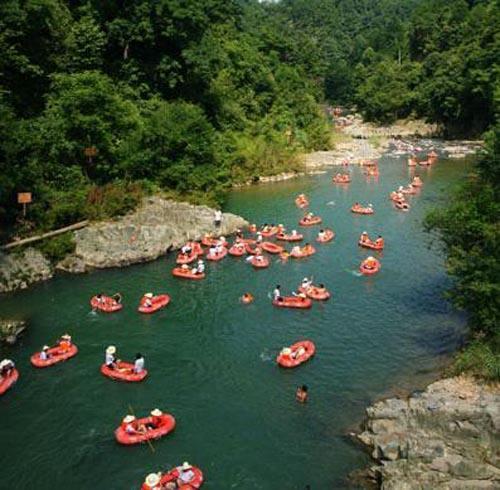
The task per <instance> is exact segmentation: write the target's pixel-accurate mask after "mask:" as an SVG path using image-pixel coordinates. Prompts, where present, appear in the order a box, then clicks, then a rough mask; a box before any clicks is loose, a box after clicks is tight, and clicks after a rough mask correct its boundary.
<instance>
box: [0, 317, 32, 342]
mask: <svg viewBox="0 0 500 490" xmlns="http://www.w3.org/2000/svg"><path fill="white" fill-rule="evenodd" d="M26 327H27V323H26V322H25V321H23V320H0V341H3V342H5V343H6V344H9V345H13V344H15V343H16V342H17V339H18V337H19V335H21V334H22V333H23V332H24V331H25V330H26Z"/></svg>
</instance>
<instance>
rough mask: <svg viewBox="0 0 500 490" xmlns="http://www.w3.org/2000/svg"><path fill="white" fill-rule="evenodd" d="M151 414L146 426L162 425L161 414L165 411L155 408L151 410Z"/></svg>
mask: <svg viewBox="0 0 500 490" xmlns="http://www.w3.org/2000/svg"><path fill="white" fill-rule="evenodd" d="M149 415H150V417H149V420H148V421H147V422H146V427H147V428H148V429H158V427H160V425H161V416H162V415H163V412H162V411H161V410H160V409H159V408H155V409H154V410H151V412H150V413H149Z"/></svg>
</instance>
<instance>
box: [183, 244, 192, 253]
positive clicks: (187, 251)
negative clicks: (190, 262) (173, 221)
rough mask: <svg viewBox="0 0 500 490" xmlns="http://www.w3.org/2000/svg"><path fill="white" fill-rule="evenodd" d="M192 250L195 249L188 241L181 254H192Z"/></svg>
mask: <svg viewBox="0 0 500 490" xmlns="http://www.w3.org/2000/svg"><path fill="white" fill-rule="evenodd" d="M192 251H193V249H192V247H191V245H190V244H189V243H186V245H183V247H182V248H181V254H183V255H190V254H191V252H192Z"/></svg>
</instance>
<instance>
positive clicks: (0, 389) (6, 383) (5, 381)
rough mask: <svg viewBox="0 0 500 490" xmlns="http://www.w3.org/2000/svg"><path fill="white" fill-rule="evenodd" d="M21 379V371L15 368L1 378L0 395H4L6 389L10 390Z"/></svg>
mask: <svg viewBox="0 0 500 490" xmlns="http://www.w3.org/2000/svg"><path fill="white" fill-rule="evenodd" d="M18 379H19V371H18V370H17V369H16V368H14V369H13V370H12V371H11V372H10V373H9V374H8V376H5V377H2V378H0V395H3V394H4V393H5V392H6V391H8V390H9V389H10V388H12V386H13V385H14V384H15V382H16V381H17V380H18Z"/></svg>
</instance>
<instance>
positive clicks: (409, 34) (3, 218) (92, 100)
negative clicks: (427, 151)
mask: <svg viewBox="0 0 500 490" xmlns="http://www.w3.org/2000/svg"><path fill="white" fill-rule="evenodd" d="M499 19H500V6H499V2H498V1H495V0H468V1H466V0H282V1H276V2H271V1H269V2H265V1H263V2H258V1H257V0H183V1H180V0H136V1H130V2H127V1H125V2H124V1H118V0H106V1H103V0H66V1H64V0H25V1H20V0H4V1H2V2H1V3H0V167H1V168H0V222H1V223H2V225H3V230H4V232H5V230H12V233H16V234H21V235H22V234H29V233H30V232H33V231H38V230H40V229H42V230H47V229H52V228H56V227H60V226H64V225H67V224H71V223H74V222H76V221H78V220H81V219H85V218H90V219H99V218H105V217H109V216H115V215H118V214H121V213H123V212H125V211H127V210H129V209H132V208H133V207H134V206H135V205H136V204H137V203H138V201H139V200H140V198H141V196H142V195H144V194H145V193H151V192H160V191H161V192H164V193H167V195H172V196H174V197H182V198H187V199H189V200H191V201H193V202H206V203H211V204H220V203H222V202H223V199H224V194H225V192H226V191H227V189H228V188H229V187H230V186H231V185H232V184H234V183H238V182H242V181H246V180H249V179H253V178H256V177H257V176H259V175H270V174H274V173H278V172H281V171H283V170H285V169H286V170H290V169H296V168H298V165H299V163H298V160H297V156H298V155H299V154H301V153H304V152H307V151H310V150H318V149H327V148H329V147H330V144H331V143H330V135H331V123H330V122H329V120H328V117H327V115H326V111H325V110H324V108H325V106H327V105H342V106H348V107H352V106H355V107H356V108H357V110H359V111H360V112H361V113H362V114H363V116H364V117H365V118H366V119H367V120H370V121H375V122H380V123H390V122H392V121H394V120H396V119H398V118H405V117H420V118H424V119H426V120H427V121H429V122H434V123H438V124H439V125H440V127H441V128H442V132H443V136H446V137H483V135H484V134H487V141H488V144H487V152H486V154H485V156H484V157H483V158H482V160H481V162H480V163H479V165H478V167H477V170H476V172H475V173H474V175H473V176H471V178H470V181H468V182H467V183H466V184H465V185H464V186H463V188H462V189H460V191H459V192H458V193H457V194H456V196H455V197H454V199H453V202H452V203H451V205H450V208H449V209H447V210H440V211H439V212H435V213H433V214H431V215H430V216H429V218H428V220H427V227H428V228H429V229H430V230H434V231H435V232H438V233H439V234H440V235H441V236H442V238H443V244H444V247H445V251H446V253H447V256H448V269H449V272H450V273H451V274H452V275H453V276H454V277H455V278H456V286H455V289H454V290H453V292H452V296H453V298H454V301H455V303H456V304H457V305H458V306H460V307H464V308H466V309H467V310H468V312H469V314H470V317H471V325H472V327H473V330H474V332H475V335H476V340H475V341H474V343H473V345H472V349H475V351H474V352H475V354H474V355H473V356H470V357H467V355H468V354H467V355H466V354H464V356H463V357H462V358H461V361H460V362H461V363H462V365H463V366H465V367H472V368H474V369H476V370H477V371H480V372H481V374H483V375H486V376H490V377H497V378H498V377H500V360H499V352H500V350H499V349H500V333H499V331H498V330H499V328H498V325H500V315H499V309H500V306H499V298H500V294H499V293H500V290H499V289H500V288H499V283H498V276H499V273H500V271H499V265H498V264H499V262H500V261H499V256H498V255H499V250H500V247H499V224H498V214H499V211H500V209H499V204H498V202H499V201H498V197H499V188H498V186H499V182H500V175H499V168H500V163H499V158H500V156H499V155H500V148H499V145H500V143H499V125H498V115H499V114H498V102H499V100H500V83H499V60H500V27H499V24H500V23H499ZM19 191H29V192H32V193H33V198H34V202H33V204H32V205H31V206H30V209H29V220H23V219H22V215H21V209H20V207H19V205H18V204H17V202H16V194H17V192H19ZM485 341H488V342H485ZM469 352H470V351H469ZM478 358H480V359H481V362H480V363H479V364H478V363H477V362H476V361H477V359H478ZM485 366H486V368H485Z"/></svg>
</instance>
